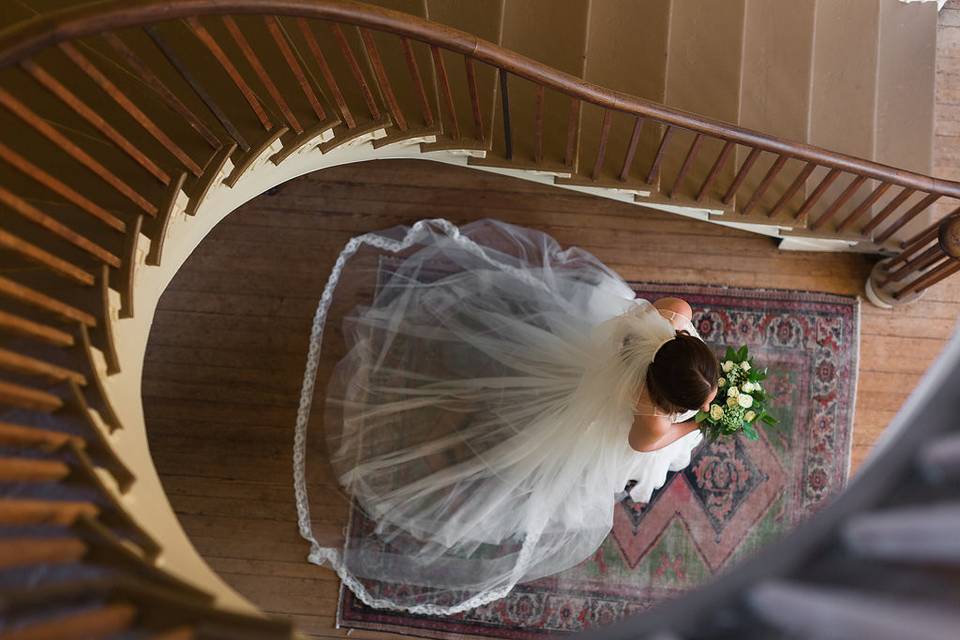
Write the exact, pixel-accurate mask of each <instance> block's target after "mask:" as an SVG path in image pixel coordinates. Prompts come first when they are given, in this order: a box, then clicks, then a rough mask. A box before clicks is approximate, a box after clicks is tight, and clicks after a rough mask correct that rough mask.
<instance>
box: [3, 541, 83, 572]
mask: <svg viewBox="0 0 960 640" xmlns="http://www.w3.org/2000/svg"><path fill="white" fill-rule="evenodd" d="M87 551H88V547H87V545H86V544H85V543H84V542H83V540H79V539H77V538H71V537H68V536H57V537H50V538H39V537H32V538H31V537H23V538H21V537H16V538H5V539H4V541H3V545H2V546H0V569H3V570H7V569H13V568H18V567H28V566H30V565H58V564H70V563H73V562H79V561H80V560H82V559H83V557H84V556H85V555H86V554H87Z"/></svg>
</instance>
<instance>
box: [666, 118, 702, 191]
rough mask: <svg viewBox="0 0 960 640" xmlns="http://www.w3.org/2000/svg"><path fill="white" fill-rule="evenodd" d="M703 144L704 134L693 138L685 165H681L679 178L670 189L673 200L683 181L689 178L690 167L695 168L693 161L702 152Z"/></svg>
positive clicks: (698, 134) (678, 173)
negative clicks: (701, 145) (701, 146)
mask: <svg viewBox="0 0 960 640" xmlns="http://www.w3.org/2000/svg"><path fill="white" fill-rule="evenodd" d="M702 142H703V134H702V133H697V135H695V136H693V142H691V143H690V148H689V149H688V150H687V155H686V157H685V158H684V159H683V164H681V165H680V171H678V172H677V177H676V178H675V179H674V180H673V186H672V187H670V194H669V195H670V197H671V198H672V197H673V195H674V194H675V193H677V192H678V191H679V189H680V187H681V186H683V179H684V178H686V177H687V173H688V172H689V171H690V167H692V166H693V161H694V159H695V158H696V157H697V153H698V152H699V151H700V144H701V143H702Z"/></svg>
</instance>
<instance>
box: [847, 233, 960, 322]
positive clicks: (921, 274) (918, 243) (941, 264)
mask: <svg viewBox="0 0 960 640" xmlns="http://www.w3.org/2000/svg"><path fill="white" fill-rule="evenodd" d="M931 241H933V243H932V244H930V243H931ZM957 272H960V215H951V216H948V217H947V218H944V219H943V220H942V221H941V222H940V223H939V225H937V226H935V227H932V228H930V229H928V230H927V231H926V232H924V233H922V234H920V235H919V236H917V238H916V240H914V241H911V242H909V243H908V244H907V246H905V247H904V250H903V252H902V253H901V254H900V255H898V256H894V257H892V258H886V259H884V260H881V261H880V262H878V263H877V264H876V265H874V267H873V271H871V272H870V277H869V278H867V284H866V294H867V299H868V300H870V302H872V303H873V304H875V305H876V306H878V307H881V308H883V309H892V308H893V307H895V306H897V305H902V304H906V303H908V302H912V301H914V300H916V299H917V298H919V297H920V296H921V295H923V292H924V291H926V290H927V289H928V288H929V287H931V286H933V285H935V284H937V283H938V282H940V281H941V280H943V279H945V278H948V277H950V276H951V275H953V274H955V273H957Z"/></svg>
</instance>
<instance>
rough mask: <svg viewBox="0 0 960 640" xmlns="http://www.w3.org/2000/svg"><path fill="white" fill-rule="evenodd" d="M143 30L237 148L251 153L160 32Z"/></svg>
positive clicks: (237, 130) (248, 144) (148, 28)
mask: <svg viewBox="0 0 960 640" xmlns="http://www.w3.org/2000/svg"><path fill="white" fill-rule="evenodd" d="M143 30H144V32H145V33H146V34H147V36H148V37H149V38H150V39H151V40H152V41H153V44H155V45H156V47H157V49H159V50H160V53H162V54H163V57H164V58H166V59H167V62H169V63H170V66H171V67H173V69H174V70H175V71H176V72H177V73H178V74H179V75H180V77H181V78H183V80H184V82H186V83H187V84H188V85H190V88H191V89H193V92H194V93H195V94H197V97H198V98H200V100H201V101H202V102H203V104H204V105H205V106H206V107H207V109H209V110H210V113H212V114H213V117H215V118H216V119H217V122H219V123H220V126H222V127H223V128H224V130H225V131H226V132H227V133H228V134H229V135H230V137H231V138H233V139H234V140H235V141H236V143H237V146H239V147H240V149H241V150H243V152H244V153H246V152H247V151H250V143H248V142H247V141H246V139H245V138H244V137H243V135H242V134H241V133H240V130H239V129H237V128H236V127H235V126H234V124H233V122H231V121H230V118H228V117H227V114H226V113H224V112H223V109H221V108H220V106H219V105H218V104H217V103H216V101H215V100H214V99H213V97H212V96H211V95H210V93H209V92H208V91H207V90H206V89H205V88H204V87H203V85H202V84H200V81H199V80H197V79H196V78H195V77H194V75H193V74H192V73H190V70H189V69H187V67H186V65H184V64H183V61H182V60H180V56H178V55H177V53H176V52H175V51H174V50H173V47H171V46H170V44H169V43H168V42H167V41H166V40H164V39H163V37H162V36H161V35H160V32H159V31H157V29H156V28H155V27H144V28H143Z"/></svg>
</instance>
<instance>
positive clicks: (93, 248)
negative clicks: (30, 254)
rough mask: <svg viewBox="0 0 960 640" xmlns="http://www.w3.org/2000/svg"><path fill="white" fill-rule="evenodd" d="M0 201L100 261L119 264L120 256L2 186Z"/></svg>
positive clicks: (117, 265) (114, 265)
mask: <svg viewBox="0 0 960 640" xmlns="http://www.w3.org/2000/svg"><path fill="white" fill-rule="evenodd" d="M0 202H2V203H3V204H5V205H6V206H8V207H9V208H11V209H13V210H14V211H15V212H17V213H18V214H20V215H21V216H23V217H24V218H26V219H27V220H29V221H30V222H32V223H34V224H36V225H37V226H40V227H43V228H44V229H46V230H47V231H49V232H50V233H53V234H54V235H57V236H59V237H60V238H63V239H64V240H66V241H67V242H69V243H70V244H72V245H74V246H75V247H78V248H80V249H82V250H84V251H86V252H87V253H89V254H90V255H92V256H94V257H95V258H97V259H98V260H100V261H101V262H103V263H105V264H108V265H110V266H111V267H119V266H120V258H118V257H117V256H115V255H113V254H112V253H110V252H109V251H107V250H106V249H104V248H103V247H101V246H100V245H98V244H96V243H95V242H92V241H90V240H88V239H87V237H86V236H84V235H82V234H80V233H77V232H76V231H73V230H72V229H70V228H69V227H67V226H66V225H64V224H62V223H60V222H59V221H57V220H56V219H54V218H52V217H50V216H48V215H47V214H45V213H44V212H42V211H40V210H39V209H37V208H36V207H34V206H33V205H32V204H30V203H29V202H27V201H26V200H24V199H23V198H21V197H20V196H18V195H15V194H13V193H11V192H9V191H7V190H6V189H5V188H4V187H0Z"/></svg>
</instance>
